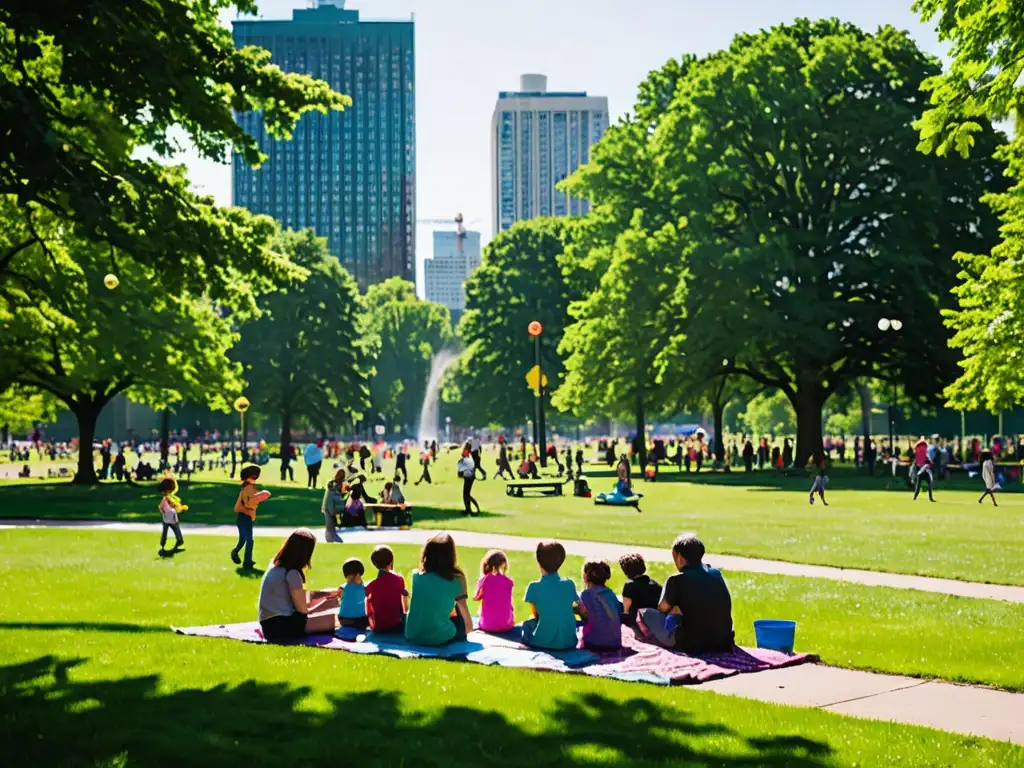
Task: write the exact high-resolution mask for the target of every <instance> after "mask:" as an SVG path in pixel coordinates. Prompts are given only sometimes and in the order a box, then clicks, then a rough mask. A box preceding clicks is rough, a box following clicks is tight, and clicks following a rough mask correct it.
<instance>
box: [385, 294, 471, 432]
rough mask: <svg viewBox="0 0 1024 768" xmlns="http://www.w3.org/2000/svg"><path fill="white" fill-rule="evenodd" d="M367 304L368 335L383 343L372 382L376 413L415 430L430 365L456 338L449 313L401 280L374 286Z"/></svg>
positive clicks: (446, 309) (445, 308)
mask: <svg viewBox="0 0 1024 768" xmlns="http://www.w3.org/2000/svg"><path fill="white" fill-rule="evenodd" d="M365 303H366V308H367V323H368V326H369V329H370V331H371V332H372V333H373V334H374V335H375V336H376V337H377V338H378V339H379V340H380V350H379V352H378V353H377V359H376V362H375V368H376V374H375V375H374V377H373V379H372V381H371V382H370V395H371V399H372V403H373V410H374V411H375V412H376V413H380V414H383V415H384V416H385V417H386V418H387V419H389V420H390V421H391V422H392V423H398V424H408V425H412V424H415V422H416V419H417V418H418V417H419V411H420V405H421V404H422V402H423V395H424V393H425V392H426V389H427V379H428V377H429V375H430V361H431V360H432V359H433V357H434V355H436V354H437V353H438V352H440V351H441V350H442V349H444V348H445V347H447V346H449V345H451V343H452V341H453V338H454V336H453V333H452V325H451V316H450V315H449V313H448V308H447V307H444V306H442V305H441V304H434V303H433V302H430V301H424V300H423V299H421V298H419V297H418V296H417V295H416V286H415V285H414V284H413V283H410V282H409V281H407V280H402V279H401V278H400V277H392V278H390V279H389V280H385V281H384V282H383V283H377V284H376V285H372V286H370V288H369V290H368V291H367V292H366V300H365Z"/></svg>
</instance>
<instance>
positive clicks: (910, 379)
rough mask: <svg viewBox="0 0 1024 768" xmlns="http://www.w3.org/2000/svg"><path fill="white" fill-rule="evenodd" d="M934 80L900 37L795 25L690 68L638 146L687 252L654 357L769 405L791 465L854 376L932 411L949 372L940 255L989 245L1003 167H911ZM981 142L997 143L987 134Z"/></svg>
mask: <svg viewBox="0 0 1024 768" xmlns="http://www.w3.org/2000/svg"><path fill="white" fill-rule="evenodd" d="M938 72H939V65H938V63H937V62H936V61H935V60H933V59H931V58H930V57H928V56H926V55H924V54H923V53H922V52H921V51H919V50H918V49H917V47H916V46H915V44H914V43H913V42H912V41H911V40H910V39H909V37H908V36H907V35H906V34H905V33H902V32H897V31H896V30H893V29H891V28H888V27H883V28H881V29H880V30H879V31H878V32H877V33H875V34H873V35H871V34H866V33H864V32H863V31H861V30H859V29H857V28H856V27H854V26H852V25H849V24H844V23H841V22H838V21H835V20H830V21H818V22H809V21H803V20H802V21H798V22H796V23H794V24H792V25H789V26H782V27H776V28H774V29H772V30H770V31H766V32H760V33H757V34H752V35H740V36H738V37H737V38H736V40H735V41H734V42H733V44H732V45H731V46H730V48H729V49H728V50H726V51H723V52H721V53H717V54H713V55H711V56H709V57H707V58H706V59H704V60H702V61H700V62H699V63H697V64H695V65H693V66H691V67H690V68H689V70H688V72H687V74H686V75H685V76H684V78H683V80H681V81H680V83H679V84H678V86H677V88H676V96H675V99H674V101H673V102H672V105H671V107H670V109H669V114H668V115H667V116H666V117H665V119H664V120H663V121H662V122H661V124H660V125H659V127H658V128H657V130H656V131H655V133H654V135H653V137H652V139H651V140H652V142H653V143H654V145H655V150H654V153H655V157H656V159H657V167H658V169H659V178H658V180H657V185H656V188H655V194H660V195H663V196H665V198H666V199H667V200H668V201H669V202H670V204H671V206H672V208H673V210H674V211H675V212H676V213H677V215H678V217H679V219H680V221H681V222H685V228H683V229H681V230H680V231H681V232H682V233H684V234H685V239H686V241H687V242H686V244H685V246H684V248H683V249H682V250H683V253H684V258H685V260H686V268H687V272H686V290H685V291H683V292H681V294H680V295H681V298H682V301H681V302H680V303H679V307H678V310H677V312H676V316H677V317H680V318H682V326H681V328H680V330H679V332H677V333H676V334H675V335H674V337H673V343H672V344H671V345H670V346H669V348H668V349H667V351H666V354H670V355H678V356H680V357H685V361H686V365H687V366H692V367H693V368H694V369H695V370H697V371H702V372H705V375H712V374H714V373H727V372H728V373H739V374H743V375H745V376H748V377H750V378H752V379H754V380H755V381H757V382H758V383H760V384H762V385H763V386H766V387H772V388H776V389H778V390H780V391H782V392H783V393H784V394H785V395H786V397H787V398H788V399H789V401H790V402H791V404H792V406H793V408H794V410H795V412H796V414H797V451H796V462H797V463H798V464H803V463H804V462H806V461H807V460H809V459H810V458H811V456H812V455H813V454H814V453H816V452H818V451H820V450H821V433H822V423H821V412H822V406H823V405H824V403H825V402H826V400H827V399H828V398H829V396H830V395H832V394H833V393H834V392H836V391H838V390H840V389H842V388H845V387H847V386H848V385H849V383H850V382H851V381H853V380H854V379H856V378H857V377H860V376H864V375H874V376H876V377H879V378H885V379H892V378H902V379H904V380H905V381H906V382H907V387H908V394H909V395H911V396H912V397H915V398H921V399H924V400H927V399H934V398H935V397H936V395H937V389H938V388H939V387H940V386H941V382H943V381H946V380H948V378H947V377H948V376H949V372H950V370H951V369H955V367H954V363H955V357H954V355H953V354H952V353H951V352H950V351H949V350H948V349H947V346H946V343H945V339H944V338H943V334H942V319H941V311H942V309H943V308H945V307H946V306H947V304H948V300H947V297H948V296H949V292H950V289H951V287H952V285H953V284H954V283H955V272H956V268H955V266H954V265H953V261H952V259H951V256H952V255H953V254H954V253H956V252H957V251H958V250H963V249H965V248H968V247H976V246H978V245H984V244H987V243H989V242H991V241H992V239H993V235H994V234H995V227H994V220H993V217H992V216H991V214H990V212H989V211H988V210H987V209H986V208H985V207H984V206H982V205H980V204H979V203H978V200H979V198H980V196H981V194H982V193H983V192H984V191H985V190H986V188H988V187H989V186H991V185H993V184H998V183H999V181H998V180H999V178H1000V172H1001V167H1000V166H999V164H998V163H996V162H994V161H993V160H992V159H991V157H990V152H979V154H978V156H977V157H976V158H974V159H972V160H959V159H955V160H954V159H942V160H938V159H935V158H929V157H925V156H924V155H921V154H920V153H916V152H915V151H914V150H915V146H916V143H917V135H916V132H915V131H914V129H913V123H914V122H915V121H916V120H917V119H918V118H919V117H920V115H921V113H922V111H923V109H924V105H923V99H922V98H921V95H920V85H921V83H922V82H923V81H925V80H926V79H927V78H928V77H931V76H933V75H935V74H937V73H938ZM976 137H977V140H978V141H979V143H983V144H984V145H985V147H986V149H988V150H991V149H993V148H995V147H996V146H997V145H998V143H999V139H998V136H997V134H996V133H995V132H994V131H993V130H992V129H991V127H990V126H988V125H985V126H984V127H983V130H982V131H981V132H980V133H978V134H976ZM643 311H644V308H641V307H638V312H639V313H642V312H643ZM882 318H887V319H888V318H892V319H898V320H900V321H901V323H902V331H901V332H893V331H891V330H890V331H883V330H881V329H880V328H879V325H878V323H879V320H880V319H882Z"/></svg>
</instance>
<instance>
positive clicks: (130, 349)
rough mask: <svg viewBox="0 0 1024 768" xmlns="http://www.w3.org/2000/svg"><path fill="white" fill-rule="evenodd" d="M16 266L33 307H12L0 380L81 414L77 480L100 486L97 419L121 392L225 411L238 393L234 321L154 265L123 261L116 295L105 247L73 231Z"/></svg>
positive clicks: (160, 403) (158, 403)
mask: <svg viewBox="0 0 1024 768" xmlns="http://www.w3.org/2000/svg"><path fill="white" fill-rule="evenodd" d="M64 251H66V253H62V252H64ZM17 269H18V272H19V274H22V275H23V276H24V277H25V279H26V280H27V281H29V282H30V283H31V284H32V286H33V293H32V299H33V301H13V302H11V301H8V302H6V312H7V320H6V322H5V328H4V333H3V340H2V344H3V346H2V352H3V354H2V355H0V381H6V382H8V383H13V384H15V385H20V386H21V387H24V388H27V389H29V390H36V391H40V392H43V393H46V394H48V395H50V396H52V397H53V398H54V399H56V400H57V401H59V402H61V403H63V404H64V405H65V406H66V407H67V408H68V409H69V410H70V411H71V412H72V413H73V414H74V415H75V418H76V419H77V420H78V430H79V441H80V446H81V450H80V451H79V459H78V471H77V473H76V474H75V477H74V481H73V482H75V483H78V484H94V483H96V482H97V478H96V471H95V468H94V466H93V463H92V450H91V448H92V445H93V440H94V438H95V431H96V418H97V416H99V413H100V411H101V410H103V407H104V406H105V405H106V404H107V403H108V402H109V401H110V400H111V399H112V398H113V397H114V396H115V395H117V394H119V393H121V392H124V393H126V394H127V395H128V396H129V397H131V398H132V399H133V400H135V401H136V402H142V403H147V404H149V405H152V406H154V407H167V406H168V405H170V404H172V403H176V402H178V401H180V400H182V399H183V398H186V397H187V398H189V399H191V400H193V401H202V402H206V403H208V404H209V405H210V406H211V407H213V408H217V409H225V408H227V403H228V402H229V401H230V399H231V398H232V397H233V396H234V395H235V394H237V393H238V392H239V391H240V389H241V387H240V378H239V373H240V369H239V366H237V365H232V364H231V363H229V362H228V361H226V359H225V358H226V355H227V351H228V349H229V348H230V347H231V345H232V343H233V342H234V340H235V338H236V337H235V335H234V334H233V333H232V331H231V327H230V323H229V320H228V319H227V318H225V317H224V316H223V313H222V312H221V311H220V309H219V308H218V307H217V306H216V305H214V304H213V303H212V302H210V301H209V300H208V299H206V298H204V297H197V296H192V295H190V294H188V293H182V292H177V291H171V290H168V289H167V287H166V286H164V285H162V284H161V282H160V274H159V273H157V272H156V271H154V270H153V269H152V268H151V267H150V266H148V265H145V264H140V263H137V262H135V261H132V260H128V259H122V261H121V262H120V269H119V274H120V279H121V285H120V287H118V289H117V290H116V291H110V290H108V289H107V288H105V287H104V285H103V278H104V274H105V273H106V272H107V271H108V270H109V255H108V253H107V251H106V249H105V248H103V247H101V246H97V245H96V244H93V243H90V242H87V241H83V240H80V239H78V238H76V237H73V236H70V235H66V236H64V237H63V238H61V239H59V240H58V239H51V240H48V241H47V243H46V244H45V245H43V244H40V243H37V244H34V245H32V246H30V247H28V248H26V249H24V250H23V251H22V252H21V253H20V254H19V264H18V267H17ZM36 299H38V300H39V301H35V300H36ZM50 308H55V309H56V310H57V311H56V312H52V311H50Z"/></svg>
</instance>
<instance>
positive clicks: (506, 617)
mask: <svg viewBox="0 0 1024 768" xmlns="http://www.w3.org/2000/svg"><path fill="white" fill-rule="evenodd" d="M507 570H508V558H507V557H506V556H505V553H504V552H502V551H501V550H500V549H492V550H491V551H490V552H488V553H487V554H486V555H484V559H483V560H481V561H480V574H481V575H480V580H479V581H478V582H477V583H476V595H475V596H474V597H473V599H474V600H476V601H478V602H479V603H480V622H479V625H478V628H479V629H481V630H483V631H484V632H508V631H509V630H510V629H512V628H513V627H514V626H515V625H516V617H515V611H514V610H513V608H512V587H513V586H514V585H515V584H514V582H513V581H512V579H510V578H509V577H508V576H506V575H505V572H506V571H507Z"/></svg>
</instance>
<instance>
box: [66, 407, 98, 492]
mask: <svg viewBox="0 0 1024 768" xmlns="http://www.w3.org/2000/svg"><path fill="white" fill-rule="evenodd" d="M101 410H103V407H102V406H100V405H98V404H96V403H94V402H91V401H90V402H86V403H80V404H76V405H75V407H74V408H73V409H72V413H74V414H75V419H76V420H77V421H78V469H77V470H76V471H75V476H74V478H72V480H71V484H72V485H99V482H100V481H99V478H98V477H96V465H95V464H94V463H93V457H92V444H93V440H95V439H96V419H97V418H99V415H100V411H101Z"/></svg>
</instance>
